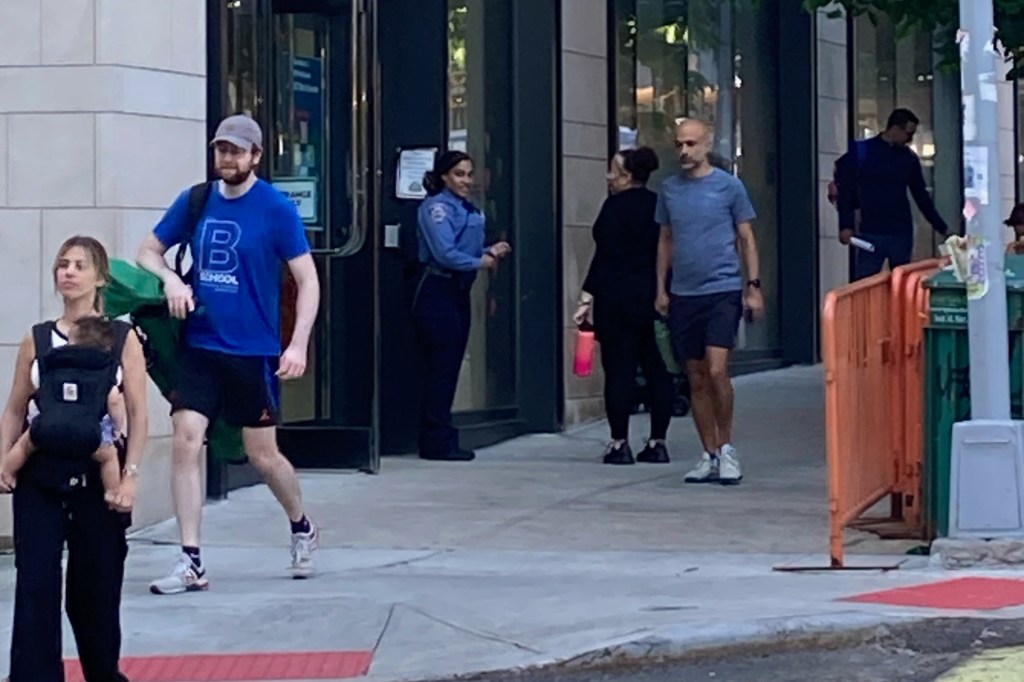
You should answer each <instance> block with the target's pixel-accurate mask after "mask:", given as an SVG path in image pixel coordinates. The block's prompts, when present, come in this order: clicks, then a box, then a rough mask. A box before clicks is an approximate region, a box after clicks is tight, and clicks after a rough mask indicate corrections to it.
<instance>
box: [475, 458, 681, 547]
mask: <svg viewBox="0 0 1024 682" xmlns="http://www.w3.org/2000/svg"><path fill="white" fill-rule="evenodd" d="M662 478H664V474H661V475H658V476H651V477H648V478H642V479H639V480H636V481H627V482H625V483H617V484H615V485H608V486H603V487H600V488H596V489H594V490H588V491H586V492H582V493H579V494H577V495H571V496H569V497H563V498H561V499H558V500H555V501H554V502H552V503H551V504H546V505H544V506H543V507H540V508H538V509H534V510H532V511H529V512H526V513H523V514H520V515H518V516H513V517H512V518H510V519H507V520H505V521H502V522H501V523H497V524H495V525H494V526H492V527H491V528H490V529H488V530H487V531H486V532H483V533H479V534H477V535H476V536H475V537H473V538H472V539H473V540H478V539H481V538H489V537H491V536H493V535H494V534H496V533H501V532H504V531H507V530H510V529H512V528H515V527H516V526H518V525H519V524H521V523H525V522H526V521H529V520H530V519H534V518H537V517H539V516H542V515H544V514H547V513H548V512H551V511H554V510H555V509H558V508H559V507H562V506H564V505H566V504H572V503H573V502H576V501H578V500H585V499H586V498H588V497H593V496H596V495H603V494H605V493H610V492H613V491H615V490H622V489H623V488H631V487H633V486H637V485H643V484H644V483H653V482H654V481H658V480H661V479H662Z"/></svg>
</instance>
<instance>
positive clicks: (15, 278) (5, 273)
mask: <svg viewBox="0 0 1024 682" xmlns="http://www.w3.org/2000/svg"><path fill="white" fill-rule="evenodd" d="M40 221H41V215H40V211H38V210H35V209H2V210H0V291H3V292H4V295H3V296H0V344H15V345H16V344H18V343H20V342H21V340H22V338H24V336H25V334H26V333H28V330H29V328H30V327H31V326H32V325H33V324H35V323H36V322H38V321H39V310H40V289H39V284H38V282H39V273H40V272H42V271H43V270H46V271H48V270H49V267H50V260H49V259H43V258H42V257H41V252H40V233H39V229H40ZM49 288H50V290H51V291H52V289H53V286H52V285H50V287H49ZM5 391H6V388H3V387H0V395H3V396H4V398H3V399H6V395H7V394H6V393H5Z"/></svg>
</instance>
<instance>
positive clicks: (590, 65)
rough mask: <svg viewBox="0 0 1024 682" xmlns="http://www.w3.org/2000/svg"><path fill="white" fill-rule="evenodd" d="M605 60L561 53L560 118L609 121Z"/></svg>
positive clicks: (580, 120) (578, 121) (598, 123)
mask: <svg viewBox="0 0 1024 682" xmlns="http://www.w3.org/2000/svg"><path fill="white" fill-rule="evenodd" d="M607 68H608V61H607V60H606V59H602V58H601V57H592V56H589V55H582V54H576V53H574V52H563V53H562V117H563V118H564V119H565V120H566V121H575V122H577V123H594V124H597V125H607V123H608V71H607Z"/></svg>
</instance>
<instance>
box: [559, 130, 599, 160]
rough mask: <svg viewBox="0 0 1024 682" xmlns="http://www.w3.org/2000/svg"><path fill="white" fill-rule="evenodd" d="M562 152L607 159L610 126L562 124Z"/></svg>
mask: <svg viewBox="0 0 1024 682" xmlns="http://www.w3.org/2000/svg"><path fill="white" fill-rule="evenodd" d="M562 153H563V154H568V155H572V156H584V157H588V158H592V159H599V160H601V161H605V162H606V161H607V156H608V127H607V126H604V125H596V124H593V123H573V122H571V121H569V122H566V123H565V124H563V126H562Z"/></svg>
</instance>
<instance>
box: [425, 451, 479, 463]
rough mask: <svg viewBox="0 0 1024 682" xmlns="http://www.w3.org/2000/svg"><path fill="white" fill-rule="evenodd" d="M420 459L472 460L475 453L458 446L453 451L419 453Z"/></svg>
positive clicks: (434, 460) (474, 457)
mask: <svg viewBox="0 0 1024 682" xmlns="http://www.w3.org/2000/svg"><path fill="white" fill-rule="evenodd" d="M420 459H426V460H430V461H431V462H472V461H473V460H474V459H476V453H475V452H473V451H472V450H463V449H462V448H459V449H458V450H455V451H454V452H442V453H422V452H421V453H420Z"/></svg>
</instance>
